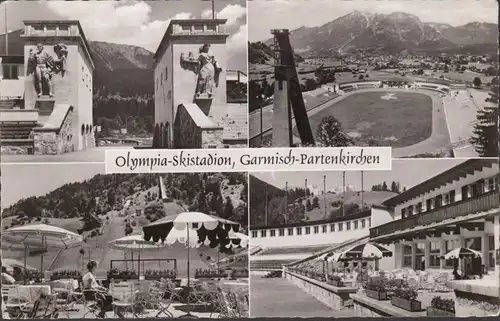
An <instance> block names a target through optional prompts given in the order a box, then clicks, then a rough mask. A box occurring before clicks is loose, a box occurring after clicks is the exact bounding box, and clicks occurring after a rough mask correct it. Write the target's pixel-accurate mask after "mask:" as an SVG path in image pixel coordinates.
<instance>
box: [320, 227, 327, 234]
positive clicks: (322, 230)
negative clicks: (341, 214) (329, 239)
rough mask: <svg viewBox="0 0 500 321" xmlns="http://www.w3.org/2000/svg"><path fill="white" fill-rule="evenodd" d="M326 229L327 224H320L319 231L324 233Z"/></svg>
mask: <svg viewBox="0 0 500 321" xmlns="http://www.w3.org/2000/svg"><path fill="white" fill-rule="evenodd" d="M326 231H327V226H326V225H323V226H321V232H322V233H326Z"/></svg>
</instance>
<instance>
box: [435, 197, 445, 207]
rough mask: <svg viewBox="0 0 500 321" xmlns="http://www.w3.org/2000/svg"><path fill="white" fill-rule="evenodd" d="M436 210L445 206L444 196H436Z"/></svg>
mask: <svg viewBox="0 0 500 321" xmlns="http://www.w3.org/2000/svg"><path fill="white" fill-rule="evenodd" d="M434 202H435V203H434V208H440V207H442V206H443V195H438V196H436V200H435V201H434Z"/></svg>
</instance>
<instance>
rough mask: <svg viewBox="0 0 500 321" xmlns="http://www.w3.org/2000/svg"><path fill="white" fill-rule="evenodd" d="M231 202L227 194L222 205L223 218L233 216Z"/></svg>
mask: <svg viewBox="0 0 500 321" xmlns="http://www.w3.org/2000/svg"><path fill="white" fill-rule="evenodd" d="M233 210H234V206H233V202H231V198H229V196H227V197H226V205H225V207H224V218H226V219H229V218H230V217H231V216H233Z"/></svg>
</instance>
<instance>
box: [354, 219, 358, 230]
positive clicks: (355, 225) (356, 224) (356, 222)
mask: <svg viewBox="0 0 500 321" xmlns="http://www.w3.org/2000/svg"><path fill="white" fill-rule="evenodd" d="M354 229H355V230H357V229H358V220H356V221H354Z"/></svg>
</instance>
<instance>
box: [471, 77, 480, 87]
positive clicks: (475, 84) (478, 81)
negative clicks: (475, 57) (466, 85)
mask: <svg viewBox="0 0 500 321" xmlns="http://www.w3.org/2000/svg"><path fill="white" fill-rule="evenodd" d="M472 84H473V85H474V87H481V85H482V81H481V78H479V77H474V80H473V81H472Z"/></svg>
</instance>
